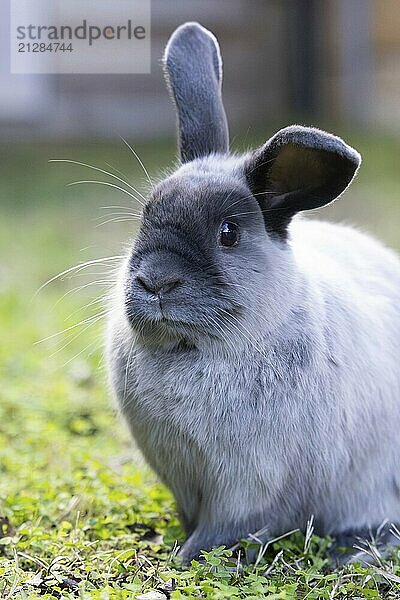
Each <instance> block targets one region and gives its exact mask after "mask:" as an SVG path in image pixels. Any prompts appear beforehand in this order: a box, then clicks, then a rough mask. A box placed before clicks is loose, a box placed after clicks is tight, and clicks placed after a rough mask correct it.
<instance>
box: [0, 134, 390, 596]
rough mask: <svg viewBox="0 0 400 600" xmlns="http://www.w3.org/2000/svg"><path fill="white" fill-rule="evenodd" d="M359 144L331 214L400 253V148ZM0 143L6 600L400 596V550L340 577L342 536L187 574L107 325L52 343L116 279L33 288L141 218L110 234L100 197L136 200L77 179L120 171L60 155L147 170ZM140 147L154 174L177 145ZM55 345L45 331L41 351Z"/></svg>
mask: <svg viewBox="0 0 400 600" xmlns="http://www.w3.org/2000/svg"><path fill="white" fill-rule="evenodd" d="M339 133H340V129H339ZM342 133H343V132H342ZM347 137H348V138H349V139H350V141H351V142H352V143H353V144H354V145H355V146H357V147H359V148H360V149H361V151H362V153H363V154H364V166H363V169H362V171H361V172H360V176H359V178H358V181H357V183H356V184H355V186H354V189H353V191H352V192H349V193H348V194H347V195H346V196H345V197H344V198H343V199H341V201H340V202H338V203H337V205H334V206H333V207H331V208H329V209H328V210H327V211H326V212H325V215H328V216H329V217H332V218H334V219H336V220H346V221H351V222H354V223H356V224H358V225H360V226H361V227H365V228H367V229H369V230H370V231H372V232H373V233H374V234H376V235H378V236H379V237H382V238H383V239H385V240H386V241H387V243H389V244H390V245H392V246H394V247H397V248H399V247H400V239H399V238H398V225H399V222H400V203H399V202H398V191H397V190H398V189H399V182H400V174H399V172H398V164H397V158H396V157H398V156H399V150H400V144H399V142H398V141H396V140H395V139H391V138H387V137H382V136H377V135H370V136H368V135H363V136H362V135H360V134H358V133H357V132H355V133H353V134H351V133H350V134H349V135H348V136H347ZM259 141H261V139H260V140H259ZM155 148H156V152H155V150H154V149H155ZM2 150H4V151H3V152H2V156H4V157H5V158H4V159H3V160H2V163H1V165H0V198H1V213H2V217H1V219H0V255H1V258H2V260H1V263H0V336H1V339H0V383H1V386H0V390H1V392H0V393H1V402H0V470H1V477H0V597H1V598H12V599H13V600H14V599H16V600H19V599H23V598H32V599H33V598H41V599H44V598H71V599H72V598H84V599H92V598H93V599H99V600H100V599H101V600H107V599H110V600H111V599H125V598H134V597H140V596H141V595H143V594H146V593H150V592H154V591H155V590H157V591H158V594H159V596H156V595H153V596H152V597H153V598H156V597H159V598H164V597H167V598H173V599H178V598H197V597H199V598H216V599H218V598H248V599H250V598H268V599H269V600H273V599H297V598H303V599H308V600H311V599H317V598H318V599H319V598H327V599H328V598H385V599H386V598H400V552H395V553H394V555H393V558H392V561H389V562H385V563H383V564H382V566H381V567H380V568H375V567H374V568H367V567H362V566H353V567H347V568H346V569H344V570H341V571H339V572H333V573H330V572H329V571H328V570H327V569H326V566H327V563H326V555H325V550H326V547H327V545H328V544H329V540H320V539H318V538H316V537H315V536H313V535H310V536H307V537H306V539H305V538H304V537H303V536H302V535H300V534H299V533H295V534H292V535H291V536H289V537H286V538H284V539H282V540H279V541H277V542H275V543H273V544H271V546H270V547H269V548H268V549H267V552H266V554H265V556H264V558H263V559H262V560H261V561H260V563H259V564H258V565H257V566H247V567H239V566H238V562H237V557H232V556H230V553H229V552H228V551H226V550H224V549H221V548H219V549H216V550H215V551H213V552H211V553H208V554H206V555H205V560H204V562H202V563H201V564H200V563H197V562H194V563H193V564H192V567H191V568H190V569H186V570H179V569H178V568H177V566H176V565H175V563H174V561H173V556H174V552H175V550H176V544H177V543H179V542H180V541H181V540H182V532H181V530H180V527H179V524H178V521H177V517H176V512H175V506H174V503H173V499H172V497H171V495H170V494H169V492H168V491H167V490H166V489H165V488H164V487H163V486H162V485H161V484H160V483H159V482H157V480H156V478H155V476H154V475H153V474H152V473H151V472H150V470H149V469H148V468H147V467H146V465H145V464H144V463H143V461H142V459H141V458H140V456H139V455H138V453H137V452H136V450H135V449H134V448H133V446H132V443H131V441H130V438H129V436H128V434H127V432H126V431H125V429H124V426H123V425H122V424H121V423H120V422H119V420H118V419H117V418H116V416H115V413H114V410H113V408H112V406H111V403H110V398H109V394H108V391H107V386H106V381H105V379H106V378H105V372H104V364H103V359H102V350H101V339H102V322H101V320H99V321H95V320H93V324H91V325H90V326H88V325H89V323H90V322H86V323H84V324H83V325H82V326H80V327H77V328H73V329H70V330H68V331H65V332H64V333H60V335H56V336H54V337H48V336H53V335H54V334H55V333H57V332H63V330H64V329H66V328H68V327H72V326H74V324H76V323H79V321H80V320H82V319H85V318H90V317H91V316H93V317H95V315H96V313H97V312H98V310H99V306H98V305H96V304H90V303H91V302H92V301H93V299H94V298H96V296H97V295H98V294H99V293H101V291H104V290H103V286H102V285H89V286H87V287H81V286H86V285H87V283H90V282H91V281H98V280H99V279H100V280H107V278H108V273H105V274H103V271H104V269H103V267H100V266H98V267H93V268H91V269H88V271H90V273H89V274H86V275H83V274H82V273H78V274H77V275H75V276H74V277H71V278H70V277H66V278H63V279H61V280H57V281H55V282H54V283H53V284H52V285H50V286H48V287H47V288H45V289H44V290H42V291H41V292H40V293H39V294H35V292H36V290H37V289H38V288H39V287H40V285H41V284H42V283H43V282H44V281H46V280H47V279H49V278H50V277H52V276H53V275H54V274H56V273H58V272H60V271H63V270H64V269H65V268H67V267H69V266H71V265H73V264H76V263H78V262H83V261H86V260H90V259H92V258H97V257H99V256H109V255H113V254H120V253H121V248H123V243H125V242H127V241H128V240H129V238H130V237H131V236H132V235H133V234H134V225H135V223H132V222H125V223H120V222H116V223H108V224H107V225H105V226H104V227H97V224H98V223H99V221H98V218H99V217H102V218H103V220H104V219H105V220H107V215H108V211H107V210H102V209H101V208H100V207H101V206H104V205H114V204H116V205H118V204H121V205H128V202H127V201H128V200H129V199H128V198H127V197H125V196H122V195H121V194H120V192H118V191H117V190H110V189H108V188H104V187H101V186H89V185H88V186H76V187H72V188H66V187H65V184H66V183H68V182H71V181H74V180H77V179H91V178H92V175H95V176H94V177H93V179H102V180H105V179H107V178H105V177H103V176H101V177H97V175H100V174H98V173H97V174H96V173H92V172H89V171H87V170H86V169H84V168H83V167H79V166H77V165H71V164H60V163H54V164H48V162H47V160H48V159H49V158H69V159H75V160H79V161H82V162H90V163H92V164H96V165H99V166H102V167H105V168H106V169H107V168H108V167H107V166H106V163H111V164H113V165H114V166H115V167H117V168H118V169H120V170H121V171H123V172H125V171H126V172H128V173H129V174H130V175H131V176H132V180H133V181H139V182H140V181H143V174H141V173H140V170H139V168H138V166H137V165H136V164H135V162H134V161H133V160H132V156H131V155H129V153H128V152H127V151H126V150H125V149H124V147H123V145H122V144H115V145H113V144H104V143H92V144H87V145H79V146H73V145H70V146H68V147H65V146H59V147H57V145H56V144H54V145H52V146H35V147H34V146H32V147H29V146H26V145H24V146H18V145H16V146H8V147H7V148H2ZM139 150H140V155H141V157H142V159H143V160H144V162H145V164H146V165H147V166H148V168H149V169H150V171H151V173H155V172H156V171H157V169H158V167H159V166H160V165H161V166H165V165H167V164H168V163H169V162H170V157H171V155H172V152H173V149H172V147H171V146H170V145H169V144H168V143H159V144H154V145H149V146H143V147H141V148H139ZM155 155H156V157H155ZM88 175H89V176H88ZM109 181H112V180H110V179H109ZM76 287H78V288H80V287H81V289H78V290H77V291H76V293H70V292H71V290H73V289H74V288H76ZM105 287H107V286H105ZM65 294H67V295H65ZM87 305H89V306H87ZM77 334H80V335H77ZM42 338H48V339H46V340H45V341H43V342H42V343H39V344H38V343H37V342H38V340H41V339H42ZM248 543H249V542H248ZM242 555H243V552H242ZM148 598H151V596H148Z"/></svg>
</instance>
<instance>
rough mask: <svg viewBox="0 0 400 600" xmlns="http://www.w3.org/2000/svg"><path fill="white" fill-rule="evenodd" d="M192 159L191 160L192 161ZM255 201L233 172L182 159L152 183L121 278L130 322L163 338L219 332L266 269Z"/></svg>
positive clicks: (236, 316)
mask: <svg viewBox="0 0 400 600" xmlns="http://www.w3.org/2000/svg"><path fill="white" fill-rule="evenodd" d="M196 162H199V161H195V162H194V163H193V165H195V164H196ZM266 238H267V234H266V231H265V227H264V222H263V217H262V213H261V210H260V208H259V205H258V203H257V202H256V200H255V199H254V197H252V195H251V193H250V191H249V189H248V188H247V186H246V185H245V184H244V183H243V182H241V180H240V179H239V178H238V179H237V180H236V181H235V179H232V175H230V177H229V179H228V176H227V175H226V174H224V173H221V174H217V175H212V174H211V173H210V172H204V170H203V169H200V168H196V166H193V167H192V166H191V165H186V166H184V167H182V168H181V169H180V170H179V171H178V172H177V173H176V174H175V175H173V176H171V177H170V178H168V179H166V180H164V181H163V182H162V183H161V184H159V185H158V187H157V188H156V189H155V190H154V192H153V194H152V197H151V198H150V200H149V202H148V204H147V205H146V207H145V210H144V214H143V220H142V224H141V228H140V231H139V234H138V238H137V240H136V242H135V245H134V249H133V251H132V254H131V256H130V261H129V268H128V275H127V279H126V285H125V305H126V313H127V316H128V319H129V321H130V323H131V325H132V327H133V328H134V329H135V330H137V331H139V332H141V333H142V334H143V335H145V336H148V337H150V338H153V339H155V341H157V342H160V341H162V339H166V340H168V339H170V338H172V339H180V340H181V339H183V340H186V341H188V342H192V343H195V340H196V339H198V338H199V336H204V335H205V334H206V335H209V336H215V337H217V338H221V337H224V336H225V335H226V332H227V331H228V330H231V329H232V328H231V327H225V326H224V324H229V323H231V324H232V323H237V319H240V318H241V316H242V315H243V314H244V311H246V313H247V316H248V312H249V308H250V307H249V305H250V303H251V302H252V298H254V296H255V295H256V294H255V293H254V290H256V289H257V287H258V288H259V287H260V285H261V282H260V281H259V279H260V278H261V277H262V279H264V280H265V276H266V273H267V272H268V266H267V262H268V261H267V253H266V249H267V247H268V244H266Z"/></svg>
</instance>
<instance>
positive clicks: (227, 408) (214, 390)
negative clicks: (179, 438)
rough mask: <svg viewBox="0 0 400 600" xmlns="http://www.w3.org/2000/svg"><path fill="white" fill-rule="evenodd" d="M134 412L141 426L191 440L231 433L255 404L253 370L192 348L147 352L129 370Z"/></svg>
mask: <svg viewBox="0 0 400 600" xmlns="http://www.w3.org/2000/svg"><path fill="white" fill-rule="evenodd" d="M133 386H134V398H135V402H134V404H135V408H134V410H135V412H136V416H137V418H138V421H139V422H140V426H141V427H142V428H143V429H146V430H149V429H152V430H154V429H157V430H158V431H159V432H161V433H162V431H163V430H166V431H167V432H168V431H172V430H173V431H174V432H175V435H184V436H185V437H190V438H191V439H193V441H196V442H197V443H202V442H203V441H204V440H205V439H206V438H208V440H209V439H210V437H213V438H214V439H217V438H223V437H224V435H225V434H226V435H230V436H231V434H232V426H234V427H235V429H236V431H239V428H238V426H237V424H236V421H238V422H239V421H240V420H243V418H244V416H245V414H248V412H249V411H252V410H254V408H255V406H257V397H258V393H259V392H258V389H257V384H256V373H255V372H254V371H253V369H251V368H248V369H246V368H243V367H242V368H241V369H238V366H237V365H236V364H233V363H230V362H229V361H227V360H222V359H219V360H211V359H209V358H204V357H201V356H199V355H198V354H197V353H196V352H188V353H181V354H178V353H177V354H176V355H173V356H162V355H161V356H160V355H147V356H146V357H142V359H141V361H140V362H139V363H137V364H136V365H135V369H134V373H133Z"/></svg>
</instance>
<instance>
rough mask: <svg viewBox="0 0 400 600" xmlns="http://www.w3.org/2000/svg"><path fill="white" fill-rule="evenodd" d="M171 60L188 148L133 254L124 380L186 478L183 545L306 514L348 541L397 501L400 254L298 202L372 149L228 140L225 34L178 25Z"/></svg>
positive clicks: (280, 138) (155, 197) (119, 290)
mask: <svg viewBox="0 0 400 600" xmlns="http://www.w3.org/2000/svg"><path fill="white" fill-rule="evenodd" d="M164 66H165V74H166V79H167V83H168V85H169V87H170V90H171V93H172V96H173V100H174V102H175V105H176V109H177V113H178V137H179V151H180V162H181V165H180V166H179V168H178V169H177V170H176V171H175V172H174V173H173V174H172V175H170V176H169V177H167V178H166V179H164V180H163V181H161V183H158V184H157V185H156V186H155V188H154V189H153V190H152V191H151V193H150V195H149V198H148V202H147V203H146V206H145V208H144V211H143V217H142V220H141V224H140V229H139V232H138V235H137V238H136V240H135V242H134V244H133V247H132V249H131V250H130V252H129V253H128V255H127V257H126V260H125V261H124V263H123V264H122V267H121V270H120V276H119V279H118V282H117V285H116V288H115V292H114V297H113V305H112V310H110V318H109V327H108V342H107V345H108V366H109V373H110V379H111V383H112V387H113V390H114V393H115V396H116V398H117V400H118V402H119V405H120V408H121V411H122V413H123V415H124V417H125V419H126V421H127V423H128V424H129V427H130V429H131V431H132V434H133V436H134V438H135V440H136V442H137V444H138V446H139V448H140V449H141V451H142V452H143V454H144V456H145V458H146V459H147V461H148V463H149V464H150V465H151V467H152V468H153V469H154V470H155V471H156V473H157V474H158V475H159V477H160V478H161V479H162V481H163V482H164V483H165V484H166V485H167V486H168V487H169V488H170V489H171V490H172V493H173V494H174V496H175V499H176V503H177V506H178V510H179V514H180V517H181V521H182V524H183V526H184V528H185V531H186V533H187V541H186V542H185V544H184V545H183V547H182V549H181V552H180V553H181V556H182V559H183V561H185V562H187V561H190V559H192V558H193V557H196V556H198V555H199V553H200V551H201V550H202V549H210V548H211V547H213V546H216V545H221V544H225V545H226V546H230V545H232V544H234V543H235V542H236V541H237V540H239V539H240V538H243V537H247V536H248V534H249V533H253V532H255V531H257V530H260V529H264V531H265V532H266V533H265V535H264V538H263V539H267V538H270V537H273V536H276V535H278V534H282V533H285V532H287V531H288V530H291V529H293V528H301V529H304V528H305V527H306V523H307V521H308V519H309V518H310V516H311V515H313V516H314V523H315V529H316V532H317V533H319V534H321V535H326V534H329V535H332V536H336V537H337V544H338V545H346V546H352V544H353V543H354V541H355V540H356V539H357V536H363V535H365V534H367V533H368V531H369V530H372V531H374V530H375V529H376V528H378V527H379V526H380V525H381V524H382V523H383V522H385V520H387V523H391V522H396V521H397V522H398V521H399V520H400V435H399V433H400V369H399V356H400V262H399V260H398V258H397V256H396V255H395V254H394V253H393V252H391V251H390V250H387V249H385V248H384V247H383V246H382V245H381V244H380V243H378V242H376V241H374V240H372V239H371V238H369V237H368V236H366V235H364V234H361V233H359V232H357V231H355V230H353V229H351V228H349V227H344V226H342V225H334V224H328V223H322V222H318V221H315V220H312V221H311V220H310V221H308V220H306V219H304V218H301V219H300V218H299V217H298V216H296V215H297V213H299V212H302V211H305V210H309V209H316V208H319V207H322V206H324V205H326V204H328V203H330V202H332V201H333V200H334V199H335V198H337V197H338V196H339V195H340V194H341V193H342V192H343V191H344V190H345V189H346V187H347V186H348V185H349V183H350V182H351V180H352V179H353V177H354V175H355V173H356V171H357V169H358V166H359V164H360V156H359V154H358V153H357V152H356V151H355V150H353V149H352V148H350V147H349V146H348V145H347V144H345V143H344V142H343V141H342V140H341V139H340V138H338V137H335V136H333V135H330V134H328V133H325V132H323V131H320V130H318V129H314V128H308V127H300V126H297V125H295V126H291V127H287V128H285V129H282V130H280V131H279V132H278V133H276V134H275V135H274V136H273V137H272V138H271V139H270V140H268V141H267V142H266V143H265V144H264V145H263V146H261V147H260V148H258V149H257V150H255V151H253V152H249V153H248V154H246V155H244V156H240V157H237V156H232V155H230V154H229V149H228V127H227V121H226V116H225V112H224V108H223V104H222V100H221V79H222V62H221V56H220V52H219V47H218V43H217V41H216V39H215V37H214V36H213V35H212V34H211V33H210V32H209V31H207V30H206V29H204V28H203V27H201V26H200V25H199V24H197V23H186V24H184V25H182V26H181V27H179V28H178V29H177V30H176V31H175V32H174V34H173V35H172V37H171V39H170V41H169V43H168V45H167V47H166V50H165V56H164ZM383 541H384V542H385V543H386V544H389V545H390V544H394V543H395V542H396V538H395V536H394V535H393V534H392V533H391V532H390V530H389V527H388V526H386V529H385V531H384V535H383ZM353 559H354V555H353Z"/></svg>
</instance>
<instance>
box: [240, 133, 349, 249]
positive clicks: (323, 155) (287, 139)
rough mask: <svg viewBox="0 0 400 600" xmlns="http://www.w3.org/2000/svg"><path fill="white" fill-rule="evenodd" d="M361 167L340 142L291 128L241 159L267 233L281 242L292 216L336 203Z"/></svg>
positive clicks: (329, 137)
mask: <svg viewBox="0 0 400 600" xmlns="http://www.w3.org/2000/svg"><path fill="white" fill-rule="evenodd" d="M360 162H361V157H360V155H359V154H358V152H356V150H354V149H353V148H351V147H350V146H348V145H347V144H346V143H345V142H344V141H343V140H341V139H340V138H338V137H336V136H334V135H331V134H329V133H326V132H324V131H320V130H319V129H314V128H310V127H300V126H297V125H293V126H291V127H286V128H285V129H281V130H280V131H278V133H277V134H276V135H274V136H273V137H272V138H271V139H270V140H269V141H268V142H266V143H265V144H264V146H261V148H259V149H258V150H256V151H255V152H253V153H252V154H250V156H247V157H246V159H245V174H246V179H247V182H248V185H249V187H250V190H251V191H252V192H253V194H257V195H256V196H255V197H256V199H257V200H258V202H259V203H260V206H261V208H262V210H263V211H264V212H263V214H264V220H265V224H266V227H267V229H269V230H270V231H272V232H274V233H276V234H277V235H279V236H283V237H284V236H285V233H286V228H287V225H288V224H289V222H290V220H291V218H292V217H293V215H294V214H296V213H297V212H299V211H302V210H310V209H313V208H319V207H320V206H324V205H325V204H328V203H329V202H332V200H334V199H335V198H337V196H339V195H340V194H341V193H342V192H343V191H344V190H345V189H346V188H347V186H348V185H349V183H350V182H351V180H352V179H353V177H354V175H355V173H356V171H357V169H358V167H359V165H360Z"/></svg>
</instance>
